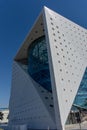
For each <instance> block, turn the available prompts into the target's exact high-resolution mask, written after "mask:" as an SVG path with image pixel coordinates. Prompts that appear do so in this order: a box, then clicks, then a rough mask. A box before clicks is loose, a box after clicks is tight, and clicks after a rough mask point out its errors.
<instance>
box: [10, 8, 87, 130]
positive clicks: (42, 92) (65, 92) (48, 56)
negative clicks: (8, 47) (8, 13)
mask: <svg viewBox="0 0 87 130" xmlns="http://www.w3.org/2000/svg"><path fill="white" fill-rule="evenodd" d="M86 67H87V30H86V29H84V28H82V27H80V26H79V25H77V24H75V23H73V22H72V21H70V20H68V19H66V18H64V17H63V16H61V15H59V14H57V13H56V12H54V11H52V10H50V9H48V8H47V7H44V9H43V10H42V12H41V13H40V15H39V17H38V18H37V20H36V22H35V24H34V25H33V27H32V29H31V31H30V32H29V34H28V35H27V38H26V39H25V41H24V43H23V44H22V46H21V48H20V49H19V51H18V53H17V55H16V56H15V58H14V63H13V73H12V88H11V97H10V104H9V109H10V114H9V126H11V127H15V128H16V127H17V126H22V125H26V126H27V129H29V128H32V129H38V130H39V129H40V130H41V129H53V130H54V129H55V130H65V124H67V122H69V121H68V118H69V117H70V112H71V110H72V109H73V107H76V108H77V109H80V108H81V109H80V110H83V109H84V110H86V109H87V104H86V103H87V95H86V91H87V70H86ZM82 92H83V96H84V95H85V97H84V100H83V98H82V100H81V96H79V94H82ZM82 102H83V104H81V103H82ZM73 111H74V109H73ZM75 111H76V110H75Z"/></svg>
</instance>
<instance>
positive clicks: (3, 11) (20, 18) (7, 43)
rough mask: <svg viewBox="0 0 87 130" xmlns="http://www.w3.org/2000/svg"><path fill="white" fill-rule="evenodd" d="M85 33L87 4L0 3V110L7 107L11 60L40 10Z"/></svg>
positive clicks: (48, 0) (77, 0) (74, 0)
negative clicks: (62, 17) (52, 13)
mask: <svg viewBox="0 0 87 130" xmlns="http://www.w3.org/2000/svg"><path fill="white" fill-rule="evenodd" d="M44 5H45V6H47V7H49V8H50V9H52V10H54V11H56V12H58V13H59V14H61V15H63V16H65V17H67V18H69V19H71V20H72V21H74V22H76V23H77V24H79V25H81V26H83V27H84V28H86V29H87V0H0V61H1V62H0V107H8V104H9V97H10V89H11V75H12V62H13V58H14V56H15V54H16V52H17V50H18V48H19V47H20V45H21V43H22V42H23V40H24V38H25V36H26V35H27V33H28V32H29V29H30V28H31V27H32V25H33V23H34V21H35V19H36V18H37V16H38V15H39V13H40V11H41V10H42V8H43V6H44Z"/></svg>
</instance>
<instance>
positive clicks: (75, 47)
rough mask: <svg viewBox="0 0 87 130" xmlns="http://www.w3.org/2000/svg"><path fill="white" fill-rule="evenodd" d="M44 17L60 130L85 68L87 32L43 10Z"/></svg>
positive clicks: (86, 60) (86, 61) (49, 11)
mask: <svg viewBox="0 0 87 130" xmlns="http://www.w3.org/2000/svg"><path fill="white" fill-rule="evenodd" d="M45 17H46V19H45V24H46V35H47V43H48V54H49V56H48V58H49V65H50V72H51V80H52V88H53V96H54V104H55V111H56V116H57V117H56V119H58V115H57V113H58V110H57V109H58V107H59V113H60V117H61V122H62V126H63V127H64V125H65V122H66V119H67V116H68V114H69V111H70V109H71V106H72V103H73V101H74V98H75V96H76V93H77V90H78V88H79V85H80V82H81V80H82V76H83V74H84V71H85V68H86V65H87V42H86V41H87V30H86V29H84V28H82V27H80V26H78V25H77V24H75V23H73V22H71V21H69V20H68V19H66V18H64V17H62V16H60V15H59V14H57V13H55V12H53V11H51V10H49V9H48V8H46V7H45ZM57 105H58V106H57Z"/></svg>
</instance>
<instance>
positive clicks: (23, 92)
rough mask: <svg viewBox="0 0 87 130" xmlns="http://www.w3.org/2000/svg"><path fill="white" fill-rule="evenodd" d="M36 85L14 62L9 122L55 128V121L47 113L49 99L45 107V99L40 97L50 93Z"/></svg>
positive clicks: (11, 123)
mask: <svg viewBox="0 0 87 130" xmlns="http://www.w3.org/2000/svg"><path fill="white" fill-rule="evenodd" d="M34 85H35V86H34ZM36 85H37V84H35V83H33V81H32V80H31V78H30V76H29V75H28V74H27V73H26V72H25V71H24V70H23V69H22V68H21V67H20V66H19V65H18V63H16V62H14V65H13V79H12V91H11V100H10V122H9V124H10V125H22V124H26V125H29V127H31V128H35V129H47V128H48V127H49V128H51V129H56V124H55V121H54V119H53V118H52V116H51V115H50V113H49V104H50V103H51V100H49V99H48V100H49V102H48V108H47V107H46V106H45V104H44V102H45V101H46V100H44V101H43V99H42V98H45V96H48V97H51V95H50V96H49V95H48V93H47V92H45V91H44V89H43V88H42V87H38V86H36ZM36 87H38V89H39V90H38V91H39V93H38V91H37V89H36ZM42 91H44V93H42V94H43V97H40V95H41V94H40V93H41V92H42ZM50 109H52V108H50Z"/></svg>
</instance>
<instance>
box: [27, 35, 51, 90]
mask: <svg viewBox="0 0 87 130" xmlns="http://www.w3.org/2000/svg"><path fill="white" fill-rule="evenodd" d="M28 72H29V74H30V75H31V77H32V78H33V79H34V80H35V81H36V82H37V83H39V84H40V85H41V86H43V87H44V88H45V89H47V90H48V91H50V92H52V88H51V80H50V72H49V64H48V55H47V45H46V40H45V36H42V37H40V38H38V39H37V40H35V41H34V42H33V43H32V44H31V46H30V47H29V51H28Z"/></svg>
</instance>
